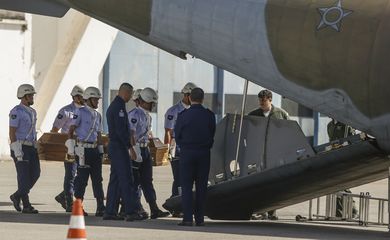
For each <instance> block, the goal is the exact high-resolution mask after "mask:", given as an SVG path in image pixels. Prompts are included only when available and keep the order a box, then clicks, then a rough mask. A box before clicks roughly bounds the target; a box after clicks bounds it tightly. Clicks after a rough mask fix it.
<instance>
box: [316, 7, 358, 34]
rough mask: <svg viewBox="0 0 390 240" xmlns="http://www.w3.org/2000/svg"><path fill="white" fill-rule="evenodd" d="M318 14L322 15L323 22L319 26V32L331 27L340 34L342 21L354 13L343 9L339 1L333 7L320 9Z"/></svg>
mask: <svg viewBox="0 0 390 240" xmlns="http://www.w3.org/2000/svg"><path fill="white" fill-rule="evenodd" d="M318 12H319V13H320V14H321V21H320V23H319V24H318V26H317V31H318V30H320V29H322V28H327V27H331V28H333V29H334V30H336V31H337V32H340V27H341V22H342V20H343V19H344V18H345V17H347V16H349V15H350V14H352V13H353V11H350V10H347V9H344V8H342V6H341V0H338V1H337V2H336V3H335V5H334V6H332V7H327V8H318Z"/></svg>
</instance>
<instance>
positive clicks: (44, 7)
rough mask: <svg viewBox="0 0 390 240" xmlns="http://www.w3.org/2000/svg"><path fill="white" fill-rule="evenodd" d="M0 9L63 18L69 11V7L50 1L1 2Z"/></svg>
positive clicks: (0, 0) (19, 0) (3, 0)
mask: <svg viewBox="0 0 390 240" xmlns="http://www.w3.org/2000/svg"><path fill="white" fill-rule="evenodd" d="M0 8H2V9H6V10H11V11H18V12H28V13H34V14H40V15H46V16H52V17H62V16H64V15H65V13H67V12H68V10H69V7H68V6H66V5H64V4H61V3H60V2H57V1H50V0H0Z"/></svg>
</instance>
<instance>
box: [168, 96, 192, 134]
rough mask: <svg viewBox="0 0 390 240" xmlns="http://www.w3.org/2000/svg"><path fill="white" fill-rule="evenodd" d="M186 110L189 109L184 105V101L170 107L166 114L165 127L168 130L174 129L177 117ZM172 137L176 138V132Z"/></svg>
mask: <svg viewBox="0 0 390 240" xmlns="http://www.w3.org/2000/svg"><path fill="white" fill-rule="evenodd" d="M188 107H189V106H188ZM185 109H187V107H186V106H185V105H184V103H183V102H182V101H180V102H178V103H176V104H175V105H173V106H172V107H170V108H169V109H168V110H167V112H166V113H165V121H164V127H165V128H168V129H174V128H175V125H176V120H177V116H178V115H179V113H181V112H182V111H184V110H185ZM172 137H175V133H174V132H173V136H172Z"/></svg>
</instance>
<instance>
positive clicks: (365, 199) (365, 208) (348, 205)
mask: <svg viewBox="0 0 390 240" xmlns="http://www.w3.org/2000/svg"><path fill="white" fill-rule="evenodd" d="M338 197H339V198H341V199H342V209H340V210H341V217H339V216H337V198H338ZM354 199H356V200H358V201H359V212H358V214H354V213H353V208H354ZM313 201H314V199H312V200H310V201H309V218H308V220H309V221H313V220H314V221H320V220H325V221H348V222H357V223H359V225H361V226H368V225H369V224H376V225H389V223H388V222H385V210H387V209H385V204H387V203H388V199H385V198H377V197H372V196H371V195H370V193H369V192H366V193H364V192H361V193H360V194H352V193H346V192H338V193H334V194H330V195H326V197H325V214H324V215H321V214H320V210H321V198H317V199H316V214H313ZM374 201H375V202H377V207H378V208H377V209H378V212H377V217H376V218H375V219H376V221H372V220H371V219H372V218H371V219H370V206H371V207H372V205H373V204H374ZM371 209H372V208H371Z"/></svg>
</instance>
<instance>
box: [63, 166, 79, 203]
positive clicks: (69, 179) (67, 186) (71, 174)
mask: <svg viewBox="0 0 390 240" xmlns="http://www.w3.org/2000/svg"><path fill="white" fill-rule="evenodd" d="M64 168H65V176H64V193H65V195H66V196H69V195H70V196H72V195H73V194H74V179H75V177H76V172H77V162H76V161H75V162H64Z"/></svg>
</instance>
